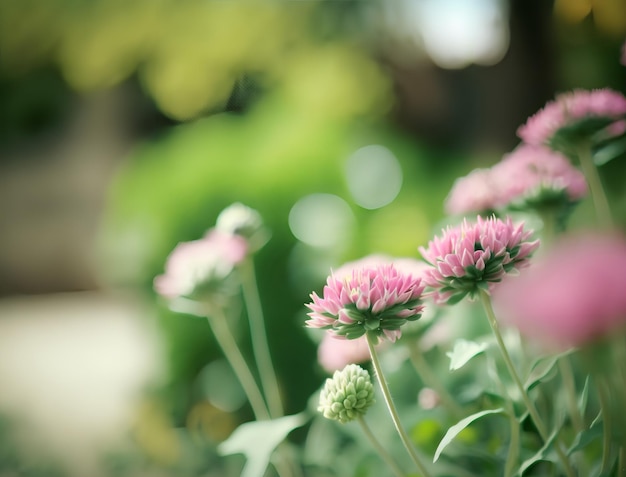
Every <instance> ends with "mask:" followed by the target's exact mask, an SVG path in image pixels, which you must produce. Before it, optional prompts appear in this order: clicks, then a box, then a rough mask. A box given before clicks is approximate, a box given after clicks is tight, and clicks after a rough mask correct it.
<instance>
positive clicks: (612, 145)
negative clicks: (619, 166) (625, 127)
mask: <svg viewBox="0 0 626 477" xmlns="http://www.w3.org/2000/svg"><path fill="white" fill-rule="evenodd" d="M624 153H626V136H622V137H621V138H619V139H616V140H614V141H611V142H609V143H608V144H606V145H603V146H602V147H601V148H599V149H598V150H597V151H595V152H594V154H593V162H594V163H595V164H596V166H602V165H604V164H606V163H607V162H609V161H612V160H613V159H616V158H618V157H620V156H622V155H623V154H624Z"/></svg>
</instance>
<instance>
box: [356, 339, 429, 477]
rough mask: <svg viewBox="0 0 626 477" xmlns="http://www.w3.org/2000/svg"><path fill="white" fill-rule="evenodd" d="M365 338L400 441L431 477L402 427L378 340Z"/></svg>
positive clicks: (415, 461) (424, 474) (426, 476)
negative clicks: (377, 349)
mask: <svg viewBox="0 0 626 477" xmlns="http://www.w3.org/2000/svg"><path fill="white" fill-rule="evenodd" d="M365 336H366V337H367V346H368V348H369V351H370V355H371V357H372V365H373V366H374V370H375V371H376V375H377V376H378V384H380V389H381V390H382V392H383V396H384V398H385V403H386V404H387V409H388V410H389V414H390V415H391V420H392V421H393V424H394V426H395V427H396V431H398V435H399V436H400V440H401V441H402V444H403V445H404V448H405V449H406V451H407V452H408V453H409V456H410V457H411V459H412V460H413V462H414V463H415V465H416V466H417V468H418V469H419V471H420V472H421V473H422V476H423V477H431V475H430V473H429V472H428V469H426V467H425V466H424V464H423V463H422V461H421V460H420V458H419V457H418V455H417V452H415V449H414V447H413V444H412V443H411V439H410V438H409V436H408V434H407V433H406V431H405V430H404V427H402V424H401V423H400V417H399V416H398V411H397V410H396V406H395V404H394V403H393V400H392V398H391V392H390V391H389V387H388V386H387V381H386V380H385V376H384V374H383V370H382V367H381V366H380V361H379V360H378V353H377V352H376V342H377V340H378V338H377V337H376V336H375V335H373V334H370V333H366V335H365Z"/></svg>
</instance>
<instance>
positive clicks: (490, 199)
mask: <svg viewBox="0 0 626 477" xmlns="http://www.w3.org/2000/svg"><path fill="white" fill-rule="evenodd" d="M497 186H498V184H497V183H495V182H494V180H493V176H492V173H491V169H474V170H473V171H472V172H470V173H469V174H468V175H467V176H465V177H460V178H458V179H457V180H456V181H455V182H454V185H453V186H452V190H450V193H449V194H448V197H447V198H446V201H445V204H444V209H445V211H446V213H447V214H451V215H455V214H459V215H461V214H467V213H469V212H473V213H479V212H490V211H494V210H496V208H497V207H498V206H499V202H500V200H499V193H498V187H497Z"/></svg>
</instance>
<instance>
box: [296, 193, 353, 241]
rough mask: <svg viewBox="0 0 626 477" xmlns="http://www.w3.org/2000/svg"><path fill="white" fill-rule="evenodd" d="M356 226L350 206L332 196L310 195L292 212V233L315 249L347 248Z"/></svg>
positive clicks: (300, 201) (297, 204)
mask: <svg viewBox="0 0 626 477" xmlns="http://www.w3.org/2000/svg"><path fill="white" fill-rule="evenodd" d="M353 227H354V214H353V213H352V210H351V209H350V206H349V205H348V204H347V203H346V201H345V200H343V199H342V198H341V197H338V196H336V195H333V194H311V195H307V196H305V197H303V198H301V199H300V200H298V202H296V203H295V204H294V206H293V207H292V208H291V210H290V211H289V228H290V229H291V233H293V235H294V236H295V237H296V238H297V239H298V240H300V241H302V242H304V243H306V244H307V245H311V246H313V247H337V246H344V245H346V244H347V242H348V240H349V239H350V235H351V233H352V229H353Z"/></svg>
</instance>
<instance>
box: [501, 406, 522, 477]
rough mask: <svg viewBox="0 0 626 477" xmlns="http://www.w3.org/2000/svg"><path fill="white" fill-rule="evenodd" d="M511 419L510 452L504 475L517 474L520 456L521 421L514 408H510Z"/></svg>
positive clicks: (507, 476) (509, 476) (506, 476)
mask: <svg viewBox="0 0 626 477" xmlns="http://www.w3.org/2000/svg"><path fill="white" fill-rule="evenodd" d="M510 416H511V417H510V421H511V440H510V442H509V452H508V454H507V456H506V463H505V464H504V476H505V477H512V476H513V475H514V474H515V468H516V466H517V458H518V456H519V437H520V428H519V421H518V420H517V417H516V416H515V413H514V412H513V410H512V409H511V410H510Z"/></svg>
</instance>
